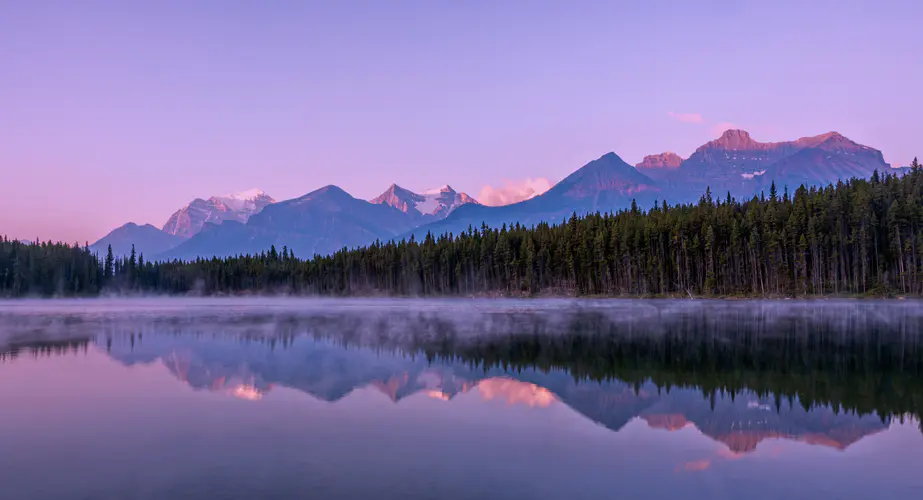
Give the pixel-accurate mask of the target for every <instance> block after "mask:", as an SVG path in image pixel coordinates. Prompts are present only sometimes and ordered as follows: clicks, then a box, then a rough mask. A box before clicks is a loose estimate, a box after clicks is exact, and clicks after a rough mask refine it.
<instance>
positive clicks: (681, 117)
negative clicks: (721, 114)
mask: <svg viewBox="0 0 923 500" xmlns="http://www.w3.org/2000/svg"><path fill="white" fill-rule="evenodd" d="M667 114H668V115H670V118H673V119H674V120H676V121H678V122H683V123H704V122H705V119H704V118H702V115H700V114H698V113H674V112H672V111H670V112H669V113H667Z"/></svg>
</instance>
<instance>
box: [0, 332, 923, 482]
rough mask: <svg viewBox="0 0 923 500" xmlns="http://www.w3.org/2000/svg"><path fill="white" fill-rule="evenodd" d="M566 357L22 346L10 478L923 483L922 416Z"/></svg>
mask: <svg viewBox="0 0 923 500" xmlns="http://www.w3.org/2000/svg"><path fill="white" fill-rule="evenodd" d="M267 353H268V354H267ZM308 361H310V362H311V363H313V365H311V366H313V367H314V368H316V367H318V366H319V367H320V368H317V369H309V368H311V367H310V366H308V363H307V362H308ZM557 375H560V376H557ZM557 375H556V374H554V373H551V374H544V373H540V372H534V371H529V372H523V373H516V372H510V373H499V372H498V373H489V374H484V373H480V374H479V373H477V372H476V371H470V370H469V371H465V370H464V368H463V367H452V366H449V365H438V364H437V365H433V366H429V365H428V364H427V363H426V362H425V361H422V360H419V359H417V360H410V359H408V358H404V357H402V356H397V355H390V354H386V353H376V352H372V351H369V350H365V349H356V348H352V349H350V350H344V349H340V348H338V347H334V346H331V345H328V344H323V343H321V344H313V343H311V342H310V341H305V342H302V343H296V344H295V347H294V348H290V349H289V350H281V349H277V350H275V351H272V350H269V349H268V348H267V347H266V346H265V345H260V344H254V345H249V346H247V345H242V344H240V343H237V342H230V341H221V340H214V339H211V338H201V339H195V340H190V339H189V338H185V337H178V338H177V337H167V336H163V337H158V336H145V338H144V339H143V341H142V342H139V343H137V344H136V345H135V346H134V347H131V346H129V345H128V344H127V343H126V342H116V343H115V344H114V345H113V346H112V352H111V353H110V354H108V355H107V353H106V347H105V342H104V341H101V342H98V343H95V344H91V345H90V346H89V347H88V348H87V349H86V352H85V353H84V352H83V351H82V350H78V352H77V353H76V354H70V355H64V356H51V357H42V358H39V359H38V360H35V359H33V358H32V357H31V355H30V354H28V353H25V354H22V355H20V356H19V357H18V358H17V359H15V360H12V361H7V362H5V363H3V364H0V401H2V402H3V413H2V415H3V418H2V425H0V443H2V448H0V483H2V484H3V485H4V487H5V488H6V490H5V491H6V492H12V495H11V496H8V497H7V498H37V499H45V498H48V499H52V498H54V499H68V498H94V499H95V498H103V499H105V498H150V499H162V498H178V499H198V498H247V499H249V498H280V497H281V498H288V497H291V498H303V497H318V498H369V497H377V498H524V497H529V498H554V499H557V498H613V495H615V496H619V495H621V496H623V497H626V498H675V497H681V498H742V497H746V498H753V499H760V498H766V499H770V498H773V499H775V498H780V497H784V498H788V499H799V498H818V497H824V496H827V497H837V498H870V499H871V498H915V495H917V494H918V493H919V490H918V488H919V487H921V486H923V480H921V476H920V473H919V471H920V470H923V435H921V433H920V431H919V430H918V429H917V427H916V424H915V423H908V424H905V425H902V424H900V423H898V422H897V421H896V419H895V420H894V421H892V422H890V423H889V424H888V426H884V424H882V423H881V422H880V420H878V421H877V423H876V422H875V421H874V420H877V417H872V418H874V420H870V418H868V417H864V418H862V419H859V418H858V417H856V416H852V419H850V417H849V416H848V415H842V414H841V415H839V416H837V415H835V414H834V413H832V412H830V413H829V414H827V413H824V414H820V413H816V412H815V413H812V414H809V412H804V411H796V410H799V409H798V408H794V409H792V410H791V411H789V412H788V413H786V412H784V411H783V412H782V414H783V415H784V419H783V421H782V423H779V422H778V421H773V420H772V418H773V417H772V416H773V415H776V412H775V411H774V408H771V409H770V411H766V409H765V408H763V407H762V406H764V405H766V404H768V400H764V399H760V398H757V397H756V396H753V395H750V396H747V395H739V397H738V400H737V401H736V402H734V403H732V402H730V400H729V399H728V400H727V401H725V400H723V399H722V400H719V401H718V402H717V403H716V405H715V409H714V410H712V409H711V407H710V404H709V402H708V400H707V399H706V398H704V397H703V395H702V394H701V393H700V392H696V391H694V390H687V391H681V390H674V391H673V392H672V393H671V394H670V395H669V396H667V395H658V394H657V392H656V389H654V388H648V387H642V389H641V391H639V393H638V394H637V395H636V394H635V393H634V392H633V391H624V390H622V388H621V387H620V386H618V385H617V384H609V385H605V384H603V385H599V384H593V383H583V384H580V385H578V384H574V383H573V381H572V379H570V381H568V377H569V376H568V375H566V374H557ZM286 381H287V382H290V383H286ZM295 386H297V387H298V388H297V389H296V388H294V387H295ZM308 389H310V390H308ZM311 391H313V392H314V395H311V394H309V392H311ZM626 408H627V409H626ZM739 415H757V416H759V415H766V416H765V417H757V418H755V419H754V418H751V419H749V421H747V422H748V423H747V425H748V427H747V428H746V429H744V431H746V433H749V434H747V435H748V436H752V435H754V433H757V434H758V433H759V432H762V431H761V429H760V428H757V427H754V425H755V424H754V423H753V422H757V423H758V424H759V425H763V424H762V420H760V419H761V418H764V419H767V425H768V424H771V425H776V426H778V425H782V426H783V428H784V430H785V431H786V432H795V431H797V432H798V433H799V434H798V435H786V432H779V431H778V427H777V428H774V429H772V430H767V431H766V432H764V434H763V435H759V436H760V437H761V440H759V441H758V442H757V443H756V444H755V445H754V444H753V443H751V442H749V440H748V438H741V437H737V436H740V435H743V434H742V433H744V431H742V430H741V429H740V428H739V427H738V428H736V432H737V434H734V430H733V429H734V426H735V425H737V424H735V423H734V422H736V420H735V418H738V416H739ZM817 415H821V416H822V417H823V418H821V419H820V421H819V422H820V423H818V422H817V421H816V419H815V417H816V416H817ZM776 418H777V419H778V417H776ZM729 422H730V424H729ZM783 424H784V425H783ZM818 426H820V427H818ZM884 427H890V428H889V429H888V430H884V431H881V429H882V428H884ZM728 429H732V430H730V431H729V430H728ZM764 430H765V429H764ZM725 431H727V432H725ZM825 433H826V434H825ZM822 437H823V439H822ZM844 443H845V445H844ZM753 446H755V447H753ZM735 449H736V450H738V451H734V450H735ZM739 450H743V451H739ZM616 493H617V495H616Z"/></svg>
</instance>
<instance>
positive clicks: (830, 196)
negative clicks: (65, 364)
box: [0, 159, 923, 297]
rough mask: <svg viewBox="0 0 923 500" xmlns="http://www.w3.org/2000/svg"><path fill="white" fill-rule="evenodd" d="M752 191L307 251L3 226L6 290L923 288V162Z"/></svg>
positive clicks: (0, 262) (1, 286)
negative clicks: (189, 247)
mask: <svg viewBox="0 0 923 500" xmlns="http://www.w3.org/2000/svg"><path fill="white" fill-rule="evenodd" d="M768 191H769V192H768V193H761V194H760V195H759V196H754V197H753V198H750V199H746V200H737V199H734V198H732V197H731V196H730V194H727V195H726V196H714V195H713V194H712V193H711V191H710V190H707V191H706V192H705V193H704V194H703V196H702V197H701V198H700V200H699V201H698V203H694V204H680V205H673V206H671V205H668V204H667V203H666V202H660V203H658V204H655V206H652V207H649V208H647V209H644V208H642V207H638V206H637V205H636V204H635V203H632V206H631V208H630V209H626V210H621V211H619V212H616V213H595V214H588V215H584V216H578V215H577V214H574V215H572V216H571V217H570V218H569V220H567V221H562V222H561V223H559V224H547V223H542V224H538V225H536V226H533V227H525V226H522V225H519V224H512V225H504V226H502V227H499V228H489V227H486V226H482V227H480V228H468V230H467V231H465V232H464V233H462V234H448V235H440V236H433V235H427V236H426V237H425V238H424V239H422V240H421V241H418V240H414V239H410V240H402V241H388V242H376V243H374V244H372V245H369V246H368V247H364V248H354V249H342V250H340V251H338V252H336V253H334V254H332V255H324V256H321V255H315V256H313V257H309V258H300V257H296V256H295V255H293V253H292V252H291V251H289V250H288V248H286V247H283V248H281V249H277V248H275V247H273V248H271V249H269V250H268V251H266V252H263V253H261V254H259V255H244V256H236V257H229V258H211V259H197V260H195V261H189V262H185V261H172V262H149V261H145V260H144V256H143V255H135V254H134V253H132V255H130V256H128V257H121V258H116V257H113V255H112V253H111V250H110V252H109V254H108V255H103V256H100V255H94V254H92V253H91V252H90V250H89V249H88V248H87V247H86V246H83V247H80V246H79V245H67V244H60V243H33V244H25V243H21V242H19V241H11V240H9V239H7V238H2V239H0V296H3V297H28V296H94V295H99V294H105V293H121V294H125V293H129V294H130V293H162V294H196V295H227V294H294V295H324V296H517V297H529V296H600V297H603V296H605V297H621V296H632V297H734V296H740V297H745V296H747V297H805V296H862V295H873V296H886V295H921V294H923V195H921V192H923V171H921V168H920V164H919V162H918V161H917V160H916V159H915V160H914V162H913V165H912V169H911V171H910V173H908V174H906V175H904V176H903V177H897V176H894V175H888V174H884V175H879V174H878V173H877V172H876V173H875V175H873V176H872V178H870V179H850V180H847V181H840V182H838V183H837V184H836V185H828V186H826V187H810V188H808V187H805V186H801V187H799V188H798V189H796V190H795V191H794V192H793V193H791V192H789V190H788V189H787V188H784V189H783V190H782V191H783V192H781V193H780V192H778V190H777V189H776V186H775V184H773V185H772V186H771V187H770V189H769V190H768Z"/></svg>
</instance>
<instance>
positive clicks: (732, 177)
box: [660, 130, 891, 202]
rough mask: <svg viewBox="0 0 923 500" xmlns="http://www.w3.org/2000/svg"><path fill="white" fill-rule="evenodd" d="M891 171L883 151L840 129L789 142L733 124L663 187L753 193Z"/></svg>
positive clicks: (688, 197) (683, 192) (672, 193)
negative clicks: (767, 139)
mask: <svg viewBox="0 0 923 500" xmlns="http://www.w3.org/2000/svg"><path fill="white" fill-rule="evenodd" d="M875 170H878V171H879V172H882V173H884V172H889V171H890V170H891V169H890V165H888V164H887V163H885V161H884V158H883V157H882V155H881V152H880V151H878V150H875V149H872V148H869V147H867V146H862V145H860V144H857V143H855V142H853V141H851V140H849V139H847V138H846V137H844V136H842V135H841V134H839V133H837V132H828V133H826V134H821V135H817V136H812V137H802V138H801V139H797V140H795V141H789V142H759V141H756V140H754V139H753V138H752V137H750V134H749V133H747V132H746V131H744V130H727V131H725V132H724V133H723V134H721V137H719V138H718V139H716V140H714V141H710V142H708V143H706V144H705V145H703V146H701V147H699V148H698V149H696V150H695V152H694V153H693V154H692V155H691V156H689V158H688V159H686V160H685V161H684V162H683V163H682V165H680V167H679V168H677V169H675V170H673V171H672V172H671V174H670V175H668V176H664V177H662V178H661V179H660V180H661V182H662V187H664V190H665V192H667V193H668V196H667V198H668V200H669V201H670V202H684V201H695V200H696V199H697V198H698V197H699V196H701V193H702V192H703V191H704V190H705V188H706V187H709V188H711V191H712V193H714V194H715V195H716V196H720V195H723V194H725V193H727V192H730V193H731V194H732V195H733V196H736V197H749V196H752V195H754V194H758V193H759V192H760V191H764V190H766V189H768V187H769V185H770V184H771V183H772V182H773V181H775V183H776V185H777V188H778V189H779V190H780V191H781V190H782V189H783V188H784V187H785V186H788V188H789V190H790V191H794V190H795V189H797V188H798V186H800V185H802V184H806V185H808V186H823V185H826V184H832V183H836V182H837V181H838V180H840V179H848V178H850V177H859V178H869V177H871V175H872V173H873V172H874V171H875Z"/></svg>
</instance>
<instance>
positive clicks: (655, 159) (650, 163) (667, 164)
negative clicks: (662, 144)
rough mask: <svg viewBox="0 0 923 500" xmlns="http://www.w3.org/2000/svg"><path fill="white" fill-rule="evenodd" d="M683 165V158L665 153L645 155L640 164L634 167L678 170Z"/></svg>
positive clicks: (668, 152)
mask: <svg viewBox="0 0 923 500" xmlns="http://www.w3.org/2000/svg"><path fill="white" fill-rule="evenodd" d="M682 163H683V157H682V156H680V155H678V154H676V153H673V152H670V151H667V152H664V153H660V154H656V155H647V156H645V157H644V159H643V160H641V163H638V164H637V165H635V167H636V168H639V169H640V168H666V169H670V168H679V166H680V165H681V164H682Z"/></svg>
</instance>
